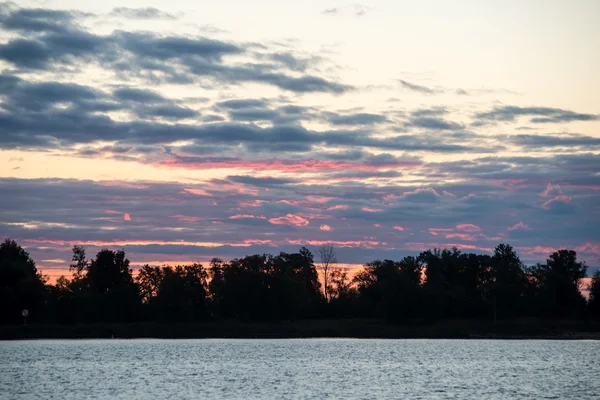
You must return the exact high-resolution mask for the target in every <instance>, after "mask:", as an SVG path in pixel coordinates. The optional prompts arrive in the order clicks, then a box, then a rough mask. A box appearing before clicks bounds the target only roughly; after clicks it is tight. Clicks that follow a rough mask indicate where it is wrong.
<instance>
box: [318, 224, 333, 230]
mask: <svg viewBox="0 0 600 400" xmlns="http://www.w3.org/2000/svg"><path fill="white" fill-rule="evenodd" d="M319 229H320V230H322V231H330V230H331V227H330V226H329V225H321V226H320V227H319Z"/></svg>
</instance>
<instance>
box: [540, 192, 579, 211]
mask: <svg viewBox="0 0 600 400" xmlns="http://www.w3.org/2000/svg"><path fill="white" fill-rule="evenodd" d="M571 200H573V198H572V197H571V196H564V195H561V196H556V197H554V198H552V199H550V200H548V201H547V202H545V203H544V204H542V208H543V209H545V210H548V209H549V208H550V206H551V205H552V203H555V202H560V203H570V202H571Z"/></svg>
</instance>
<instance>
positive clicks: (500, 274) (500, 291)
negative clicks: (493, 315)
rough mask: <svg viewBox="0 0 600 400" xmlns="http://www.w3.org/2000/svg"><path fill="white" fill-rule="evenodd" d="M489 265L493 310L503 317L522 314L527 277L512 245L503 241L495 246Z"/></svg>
mask: <svg viewBox="0 0 600 400" xmlns="http://www.w3.org/2000/svg"><path fill="white" fill-rule="evenodd" d="M491 267H492V268H491V271H490V272H491V282H490V285H489V287H490V294H491V296H492V301H493V302H494V310H495V311H497V312H498V313H499V315H500V316H503V317H507V316H510V315H518V314H522V313H523V307H522V306H523V305H524V304H523V303H524V300H523V298H524V296H525V293H526V289H527V278H526V276H525V272H524V266H523V263H522V262H521V260H520V259H519V256H518V255H517V253H516V252H515V251H514V249H513V248H512V246H510V245H508V244H504V243H501V244H499V245H498V246H496V248H495V249H494V255H493V256H492V265H491Z"/></svg>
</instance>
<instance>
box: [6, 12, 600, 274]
mask: <svg viewBox="0 0 600 400" xmlns="http://www.w3.org/2000/svg"><path fill="white" fill-rule="evenodd" d="M0 4H1V5H0V69H1V73H0V161H1V162H0V193H1V194H2V195H1V196H0V210H1V211H0V213H1V214H0V215H1V218H0V227H1V229H0V236H2V237H3V238H4V237H11V238H14V239H16V240H17V241H18V242H19V243H21V244H22V245H24V246H26V247H27V250H28V251H29V252H30V253H31V254H32V255H33V257H34V258H35V259H36V261H37V262H38V265H39V266H40V267H41V268H42V269H43V270H44V272H46V273H48V272H50V273H52V272H53V270H54V273H58V272H56V271H61V269H63V270H64V268H65V267H66V266H67V265H68V263H69V261H70V248H71V246H72V245H74V244H84V245H86V246H87V248H88V249H89V250H88V251H89V252H90V253H94V252H95V251H97V250H98V249H99V248H102V247H109V248H113V249H115V248H124V249H125V250H126V251H127V253H128V255H129V256H130V258H131V259H132V261H134V262H135V263H136V265H139V264H141V263H145V262H151V263H152V262H154V263H163V262H178V261H179V262H183V261H191V260H199V261H205V260H208V259H210V258H212V257H213V256H219V257H223V258H225V259H230V258H233V257H236V256H243V255H246V254H254V253H262V252H270V253H273V252H278V251H295V250H297V249H298V248H299V247H300V246H307V247H309V248H313V249H314V248H315V247H316V246H318V245H320V244H322V243H331V244H333V245H334V246H335V247H336V248H337V249H338V256H339V257H338V258H339V260H340V262H342V263H347V264H360V263H363V262H366V261H370V260H373V259H375V258H393V259H397V258H399V257H402V256H405V255H411V254H416V253H418V252H420V251H422V250H425V249H427V248H431V247H452V246H456V247H458V248H459V249H464V250H465V251H474V252H481V253H486V252H490V251H491V250H492V249H493V248H494V247H495V245H497V244H498V243H500V242H505V243H510V244H512V245H513V246H514V247H516V249H517V250H518V252H519V254H520V255H521V257H522V259H523V260H525V261H527V262H530V263H531V262H536V261H543V260H545V258H546V257H547V256H548V254H549V253H551V252H552V251H554V250H556V249H559V248H565V247H567V248H572V249H575V250H577V252H578V253H579V255H580V259H582V260H584V261H586V262H587V263H588V265H590V266H600V96H599V93H600V78H599V77H598V73H597V71H598V68H599V67H598V66H599V65H600V52H599V51H598V49H600V24H599V23H598V16H599V15H600V2H598V1H595V0H574V1H571V2H566V1H562V0H543V1H542V0H530V1H526V2H524V1H516V0H505V1H491V0H490V1H475V0H460V1H459V0H457V1H453V2H448V1H445V0H424V1H419V2H416V1H383V0H381V1H371V2H368V3H364V4H358V3H344V2H338V1H302V2H283V1H275V0H273V1H254V2H248V1H241V0H239V1H233V0H221V1H218V2H216V1H215V2H197V1H183V0H171V1H168V2H167V1H148V0H135V1H122V0H119V1H114V0H103V1H102V2H81V1H67V0H61V1H20V2H19V4H18V5H17V4H16V3H0Z"/></svg>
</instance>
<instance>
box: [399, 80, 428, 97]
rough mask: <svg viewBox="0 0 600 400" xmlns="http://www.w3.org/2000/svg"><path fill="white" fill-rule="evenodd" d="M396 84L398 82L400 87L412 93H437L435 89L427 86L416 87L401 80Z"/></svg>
mask: <svg viewBox="0 0 600 400" xmlns="http://www.w3.org/2000/svg"><path fill="white" fill-rule="evenodd" d="M398 82H400V85H402V87H403V88H405V89H408V90H412V91H413V92H419V93H423V94H434V93H438V90H437V89H432V88H429V87H427V86H421V85H417V84H414V83H410V82H408V81H405V80H402V79H399V80H398Z"/></svg>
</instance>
